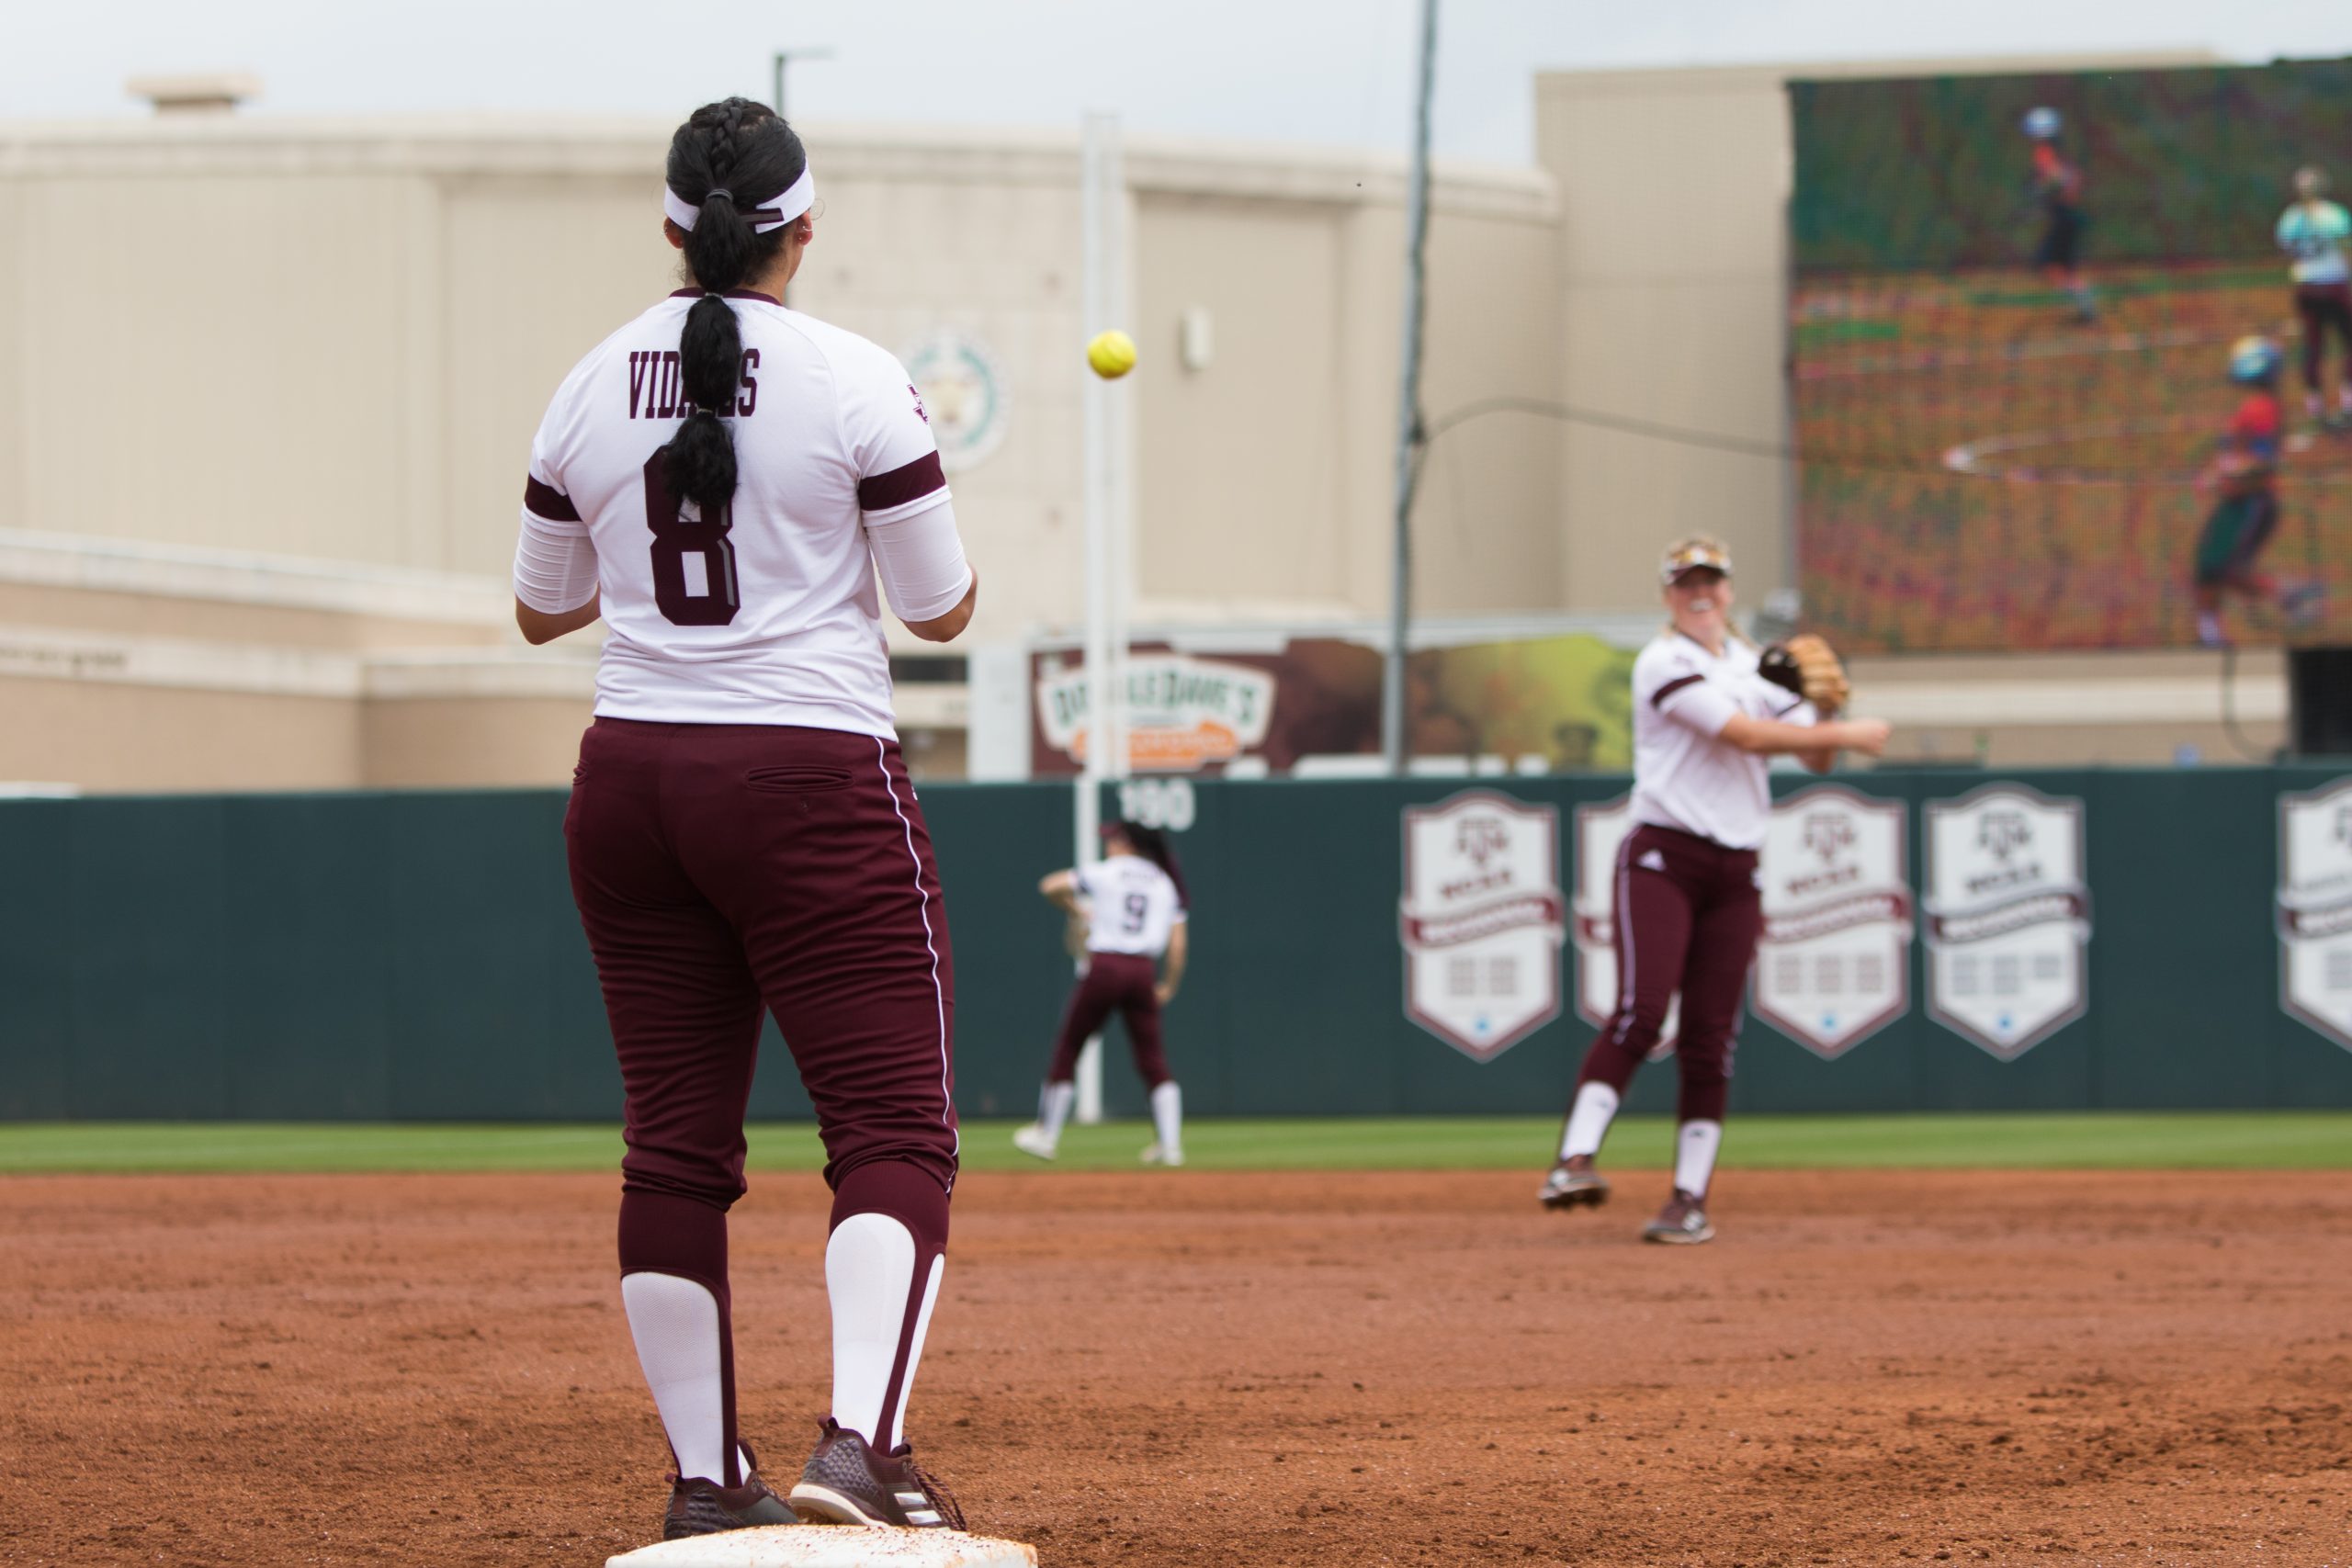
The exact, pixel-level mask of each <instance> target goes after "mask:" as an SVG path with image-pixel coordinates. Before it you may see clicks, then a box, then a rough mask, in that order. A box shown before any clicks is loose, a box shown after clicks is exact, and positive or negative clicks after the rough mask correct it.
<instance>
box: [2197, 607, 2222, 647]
mask: <svg viewBox="0 0 2352 1568" xmlns="http://www.w3.org/2000/svg"><path fill="white" fill-rule="evenodd" d="M2197 635H2198V636H2199V637H2202V638H2204V639H2205V640H2206V641H2207V642H2219V641H2221V640H2222V617H2221V616H2219V615H2215V614H2214V613H2213V612H2212V611H2211V610H2199V611H2198V612H2197Z"/></svg>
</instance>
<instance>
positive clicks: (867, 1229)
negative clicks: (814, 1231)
mask: <svg viewBox="0 0 2352 1568" xmlns="http://www.w3.org/2000/svg"><path fill="white" fill-rule="evenodd" d="M914 1282H915V1238H914V1235H913V1233H912V1232H910V1231H909V1230H908V1229H907V1227H906V1226H905V1225H904V1224H901V1223H900V1222H899V1221H897V1220H894V1219H892V1218H891V1217H890V1216H889V1215H888V1214H874V1213H866V1214H852V1215H851V1216H850V1217H849V1218H847V1219H845V1220H843V1221H842V1223H841V1224H838V1225H835V1226H834V1227H833V1234H832V1235H831V1238H830V1239H828V1240H827V1241H826V1243H825V1293H826V1295H827V1296H828V1297H829V1298H831V1302H832V1307H833V1419H834V1420H835V1421H838V1422H840V1423H841V1424H842V1426H844V1427H848V1428H849V1429H850V1430H851V1431H853V1432H855V1433H856V1434H857V1435H858V1436H859V1437H862V1438H865V1440H866V1441H867V1442H868V1443H873V1444H876V1445H877V1446H878V1445H880V1442H881V1438H882V1434H881V1433H879V1432H877V1431H876V1430H875V1427H876V1426H877V1425H879V1424H880V1422H881V1419H882V1401H883V1398H884V1396H885V1395H887V1394H888V1393H889V1392H890V1364H891V1363H892V1362H894V1361H896V1360H897V1359H899V1328H900V1326H901V1325H904V1323H905V1322H906V1317H907V1292H910V1291H911V1290H913V1289H914Z"/></svg>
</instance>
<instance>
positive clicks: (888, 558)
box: [865, 501, 972, 624]
mask: <svg viewBox="0 0 2352 1568" xmlns="http://www.w3.org/2000/svg"><path fill="white" fill-rule="evenodd" d="M865 537H866V541H867V543H868V544H869V545H871V546H872V547H873V550H874V566H875V570H877V571H879V572H880V573H881V575H882V590H883V592H886V593H888V595H889V596H890V608H891V609H893V610H895V611H896V612H898V616H899V619H900V620H902V621H906V622H909V623H910V624H911V623H914V622H918V621H935V620H937V619H938V618H939V617H940V616H942V615H945V614H947V612H948V611H950V610H952V609H954V608H955V607H956V605H958V604H962V603H963V602H964V595H965V594H966V593H967V592H969V591H970V590H971V586H972V569H971V567H970V566H969V565H968V564H967V563H966V561H965V559H964V541H963V539H962V538H961V537H959V536H957V534H956V508H955V505H954V503H952V502H945V501H943V502H940V503H939V504H938V505H936V506H932V507H926V508H924V509H923V510H922V511H921V512H918V513H914V515H912V516H910V517H900V518H896V519H894V520H892V521H891V522H888V523H873V522H869V523H867V524H866V525H865Z"/></svg>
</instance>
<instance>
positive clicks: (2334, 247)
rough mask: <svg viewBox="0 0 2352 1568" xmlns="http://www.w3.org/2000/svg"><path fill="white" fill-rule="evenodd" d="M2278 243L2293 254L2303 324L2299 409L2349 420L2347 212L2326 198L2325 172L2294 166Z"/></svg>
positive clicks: (2351, 313)
mask: <svg viewBox="0 0 2352 1568" xmlns="http://www.w3.org/2000/svg"><path fill="white" fill-rule="evenodd" d="M2347 246H2352V213H2346V211H2345V210H2344V209H2343V208H2342V207H2340V206H2338V205H2337V204H2336V203H2335V202H2332V201H2330V200H2328V199H2327V172H2326V171H2325V170H2324V169H2320V168H2315V167H2310V166H2306V167H2303V168H2301V169H2297V170H2296V171H2295V204H2294V205H2293V206H2292V207H2290V208H2289V209H2287V210H2286V211H2284V212H2282V213H2280V214H2279V215H2278V248H2279V249H2280V250H2282V251H2285V252H2286V253H2287V254H2289V255H2290V256H2292V257H2294V258H2295V259H2294V261H2293V262H2292V263H2291V264H2290V265H2289V268H2288V270H2289V272H2290V274H2291V275H2292V276H2293V277H2294V280H2295V314H2296V316H2297V317H2298V318H2300V319H2301V321H2302V323H2303V409H2304V412H2307V413H2309V414H2310V415H2311V417H2312V419H2314V420H2319V421H2322V422H2324V423H2335V422H2338V421H2343V420H2346V419H2352V258H2347V256H2346V248H2347ZM2330 333H2334V334H2335V341H2336V352H2337V359H2336V386H2335V416H2334V418H2333V419H2331V418H2330V416H2329V414H2328V411H2327V401H2326V399H2325V397H2324V389H2323V387H2322V385H2321V382H2322V361H2324V359H2325V358H2326V357H2327V339H2328V335H2329V334H2330Z"/></svg>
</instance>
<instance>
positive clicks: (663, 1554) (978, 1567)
mask: <svg viewBox="0 0 2352 1568" xmlns="http://www.w3.org/2000/svg"><path fill="white" fill-rule="evenodd" d="M605 1568H1037V1549H1036V1548H1035V1547H1034V1546H1024V1545H1023V1544H1022V1543H1021V1542H1019V1541H1017V1540H989V1538H988V1537H986V1536H981V1535H967V1534H965V1533H964V1532H963V1531H962V1530H929V1529H926V1530H915V1529H884V1528H882V1527H879V1526H873V1527H868V1526H862V1525H762V1526H761V1527H760V1528H759V1529H748V1530H722V1531H721V1532H719V1533H718V1534H717V1535H696V1536H688V1537H687V1538H686V1539H685V1540H665V1541H662V1542H661V1543H660V1544H658V1545H654V1546H640V1547H639V1548H638V1549H637V1550H636V1551H626V1552H623V1553H622V1554H621V1555H620V1556H618V1557H608V1558H606V1559H605Z"/></svg>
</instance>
